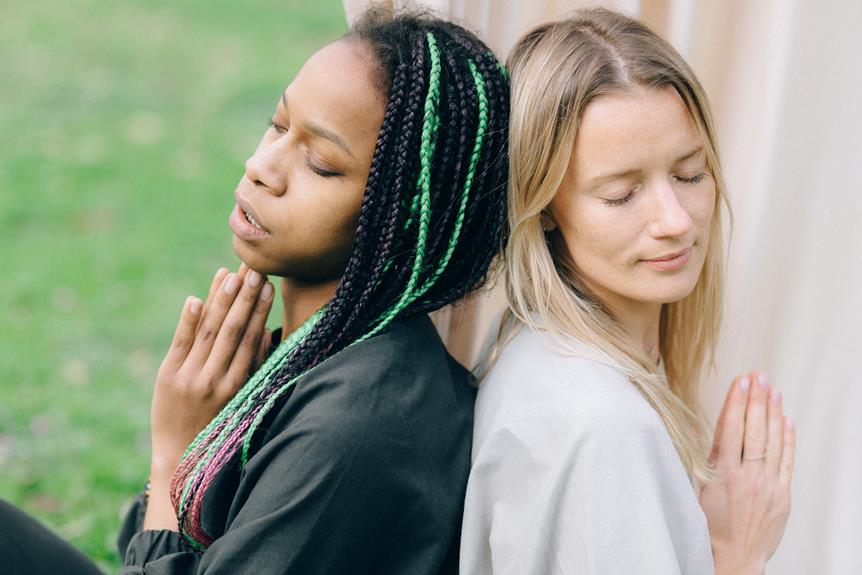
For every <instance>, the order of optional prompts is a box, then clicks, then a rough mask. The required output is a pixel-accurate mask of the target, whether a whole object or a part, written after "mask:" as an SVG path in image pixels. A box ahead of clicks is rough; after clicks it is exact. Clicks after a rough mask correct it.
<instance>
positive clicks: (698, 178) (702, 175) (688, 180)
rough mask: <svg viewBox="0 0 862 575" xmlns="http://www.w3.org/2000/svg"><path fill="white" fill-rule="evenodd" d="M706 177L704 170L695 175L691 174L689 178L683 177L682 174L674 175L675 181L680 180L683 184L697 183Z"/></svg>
mask: <svg viewBox="0 0 862 575" xmlns="http://www.w3.org/2000/svg"><path fill="white" fill-rule="evenodd" d="M705 177H706V172H701V173H699V174H697V175H694V176H691V177H690V178H684V177H682V176H674V178H675V179H676V181H678V182H682V183H683V184H699V183H700V182H702V181H703V179H704V178H705Z"/></svg>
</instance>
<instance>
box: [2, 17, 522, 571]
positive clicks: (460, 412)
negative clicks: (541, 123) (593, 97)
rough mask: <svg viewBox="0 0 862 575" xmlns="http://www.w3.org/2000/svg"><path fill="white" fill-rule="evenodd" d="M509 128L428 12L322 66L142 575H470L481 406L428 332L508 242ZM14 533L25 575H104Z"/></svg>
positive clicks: (378, 30)
mask: <svg viewBox="0 0 862 575" xmlns="http://www.w3.org/2000/svg"><path fill="white" fill-rule="evenodd" d="M507 121H508V81H507V78H506V75H505V71H504V69H503V68H502V66H501V65H500V64H499V63H498V62H497V60H496V59H495V58H494V56H493V55H492V54H491V52H490V51H489V49H488V48H487V47H486V46H485V45H484V44H483V43H482V42H481V41H479V40H478V39H477V38H476V37H475V36H473V35H472V34H471V33H469V32H466V31H465V30H463V29H462V28H460V27H459V26H457V25H454V24H451V23H448V22H445V21H441V20H438V19H435V18H432V17H429V16H426V15H421V14H406V13H394V12H391V11H388V10H383V9H379V8H372V9H371V10H369V11H368V12H366V13H365V15H364V16H363V17H362V18H360V19H359V20H358V22H357V23H356V24H355V25H354V27H353V28H352V29H351V30H350V31H349V32H348V34H347V35H346V36H345V37H343V38H342V39H340V40H338V41H336V42H334V43H332V44H329V45H328V46H325V47H324V48H322V49H321V50H320V51H319V52H317V53H316V54H314V55H313V56H312V57H311V58H310V59H309V60H308V61H307V62H306V64H305V65H304V66H303V68H302V69H301V71H300V72H299V73H298V75H297V76H296V77H295V78H294V80H293V81H292V82H291V84H290V85H289V86H288V87H287V89H286V90H285V91H284V93H283V94H282V95H281V97H280V98H279V101H278V104H277V106H276V109H275V113H274V115H273V116H272V119H271V125H270V127H269V128H268V129H267V130H266V132H265V134H264V136H263V138H262V140H261V142H260V144H259V146H258V148H257V150H256V151H255V152H254V154H253V155H252V156H251V158H250V159H249V160H248V161H247V162H246V165H245V174H244V176H243V177H242V179H241V181H240V183H239V185H238V187H237V189H236V193H235V196H236V207H235V209H234V211H233V213H232V214H231V216H230V227H231V229H232V230H233V233H234V236H233V243H234V248H235V251H236V253H237V254H238V255H239V257H240V259H241V260H242V261H243V265H242V266H241V267H240V269H239V271H238V272H237V273H228V271H227V270H224V269H222V270H219V272H218V273H216V275H215V278H214V279H213V282H212V286H211V288H210V292H209V296H208V297H207V299H206V300H205V301H202V300H200V299H197V298H194V297H189V298H188V299H187V300H186V303H185V305H184V306H183V309H182V312H181V317H180V320H179V324H178V326H177V330H176V334H175V337H174V340H173V342H172V344H171V347H170V349H169V351H168V353H167V355H166V357H165V359H164V361H163V363H162V365H161V368H160V369H159V373H158V377H157V382H156V388H155V393H154V397H153V405H152V417H151V423H152V450H153V452H152V459H151V462H152V463H151V477H150V484H149V488H148V489H147V493H146V494H142V496H140V497H139V498H138V500H136V502H135V505H134V506H133V508H132V510H131V511H130V513H129V515H128V516H127V518H126V521H125V523H124V527H123V530H122V533H121V535H120V541H119V543H120V552H121V555H122V556H123V557H124V559H125V567H124V569H123V573H129V574H131V573H140V574H143V573H147V574H156V573H158V574H176V575H179V574H191V573H204V572H205V573H208V574H217V573H218V574H221V573H230V574H238V573H254V574H256V575H267V574H275V573H290V574H297V573H314V574H326V573H333V574H334V573H339V574H341V573H380V574H387V573H391V574H399V575H401V574H407V573H409V574H424V573H428V574H432V573H445V572H450V571H451V572H455V571H456V570H457V560H458V541H459V528H460V522H461V513H462V506H463V496H464V490H465V487H466V482H467V475H468V470H469V463H470V446H471V440H470V437H471V429H472V411H473V398H474V393H473V388H472V386H471V385H470V383H471V376H470V374H469V372H467V370H465V369H464V368H463V367H461V366H460V365H458V364H457V363H456V362H455V361H454V360H453V359H452V358H451V357H450V356H448V354H447V353H446V351H445V349H444V347H443V345H442V343H441V341H440V339H439V337H438V336H437V333H436V331H435V329H434V327H433V325H432V324H431V322H430V320H429V319H428V317H427V315H426V313H427V312H430V311H432V310H435V309H438V308H440V307H442V306H444V305H446V304H448V303H451V302H455V301H457V300H459V299H461V298H463V297H464V296H465V295H466V294H467V293H468V292H470V291H471V290H473V289H474V288H476V287H477V286H479V285H480V284H482V282H483V280H484V279H485V276H486V273H487V271H488V268H489V265H490V263H491V261H492V259H493V258H494V256H495V255H496V253H497V252H498V250H499V248H500V247H501V245H502V244H503V242H504V240H505V237H504V235H505V234H504V231H503V230H504V226H503V223H504V222H505V220H506V201H505V178H506V174H507ZM267 276H277V277H280V278H281V280H280V285H281V297H282V299H283V302H284V317H283V323H282V327H281V329H279V330H276V331H275V332H273V334H272V336H271V337H270V336H269V335H268V334H267V333H266V331H265V329H264V324H265V320H266V317H267V314H268V313H269V310H270V307H271V304H272V301H273V299H274V287H273V285H272V284H270V283H269V282H268V281H267ZM280 333H283V334H285V336H284V337H282V336H281V335H279V334H280ZM249 375H250V377H249ZM0 516H2V517H0V519H2V528H0V529H2V532H4V533H3V534H4V535H5V537H2V538H0V539H4V540H7V541H9V544H8V545H7V544H5V543H4V544H3V545H2V546H0V551H2V553H0V560H2V561H3V562H4V563H3V568H4V573H9V572H10V571H9V570H8V568H10V565H11V569H12V572H21V573H41V572H46V573H47V572H52V573H55V572H62V573H78V572H80V573H90V572H93V573H96V572H98V570H97V569H96V568H95V567H94V566H91V565H90V564H89V563H88V562H87V561H86V560H85V559H84V558H82V557H81V556H80V555H78V554H76V553H75V552H74V551H73V550H72V549H71V548H69V547H68V546H66V545H65V544H64V543H63V542H61V541H59V540H56V538H55V537H53V536H51V535H49V534H48V533H47V531H46V530H45V529H44V528H42V527H41V526H39V525H36V524H35V523H34V522H33V521H32V520H30V519H29V518H27V517H23V516H22V514H21V513H20V512H18V511H17V510H15V509H13V508H8V506H0ZM34 534H35V535H34ZM27 541H39V542H40V543H39V546H38V548H36V549H32V548H30V547H32V545H30V544H28V543H27ZM10 549H11V551H10ZM16 568H17V569H18V571H15V569H16Z"/></svg>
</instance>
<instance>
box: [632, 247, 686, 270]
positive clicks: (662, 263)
mask: <svg viewBox="0 0 862 575" xmlns="http://www.w3.org/2000/svg"><path fill="white" fill-rule="evenodd" d="M691 249H692V248H688V249H687V250H685V251H684V252H682V253H681V254H679V255H678V256H676V257H675V258H670V259H667V260H641V261H642V262H643V263H645V264H647V265H648V266H651V267H653V268H655V269H657V270H661V271H663V272H669V271H673V270H675V269H679V268H681V267H682V266H684V265H685V264H687V263H688V260H689V258H691Z"/></svg>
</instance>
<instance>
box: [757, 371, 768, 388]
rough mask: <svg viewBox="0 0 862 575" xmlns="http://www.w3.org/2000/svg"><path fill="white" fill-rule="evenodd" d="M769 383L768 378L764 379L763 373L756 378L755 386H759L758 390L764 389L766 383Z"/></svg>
mask: <svg viewBox="0 0 862 575" xmlns="http://www.w3.org/2000/svg"><path fill="white" fill-rule="evenodd" d="M768 381H769V378H768V377H766V374H765V373H761V374H760V375H758V376H757V385H758V386H760V389H763V388H764V387H766V383H767V382H768Z"/></svg>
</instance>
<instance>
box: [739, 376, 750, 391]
mask: <svg viewBox="0 0 862 575" xmlns="http://www.w3.org/2000/svg"><path fill="white" fill-rule="evenodd" d="M749 385H751V380H750V379H748V376H747V375H746V376H745V377H743V378H742V379H741V380H740V381H739V389H741V390H742V391H748V386H749Z"/></svg>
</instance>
